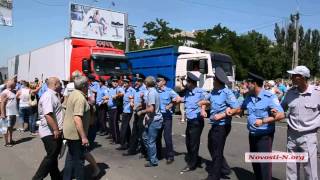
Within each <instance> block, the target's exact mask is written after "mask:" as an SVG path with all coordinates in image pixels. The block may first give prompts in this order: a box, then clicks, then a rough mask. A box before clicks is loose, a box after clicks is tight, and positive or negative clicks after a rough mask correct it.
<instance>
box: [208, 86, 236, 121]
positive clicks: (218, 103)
mask: <svg viewBox="0 0 320 180" xmlns="http://www.w3.org/2000/svg"><path fill="white" fill-rule="evenodd" d="M206 100H209V101H210V104H211V108H210V124H213V125H225V124H231V119H232V117H226V118H225V119H221V120H219V121H216V120H214V119H213V116H214V115H216V114H220V113H223V112H225V111H226V109H227V108H228V107H230V108H232V109H236V108H239V103H238V100H237V99H236V97H235V95H234V94H233V92H232V90H230V89H229V88H227V87H225V88H223V89H219V90H212V92H211V93H209V94H208V95H207V96H206Z"/></svg>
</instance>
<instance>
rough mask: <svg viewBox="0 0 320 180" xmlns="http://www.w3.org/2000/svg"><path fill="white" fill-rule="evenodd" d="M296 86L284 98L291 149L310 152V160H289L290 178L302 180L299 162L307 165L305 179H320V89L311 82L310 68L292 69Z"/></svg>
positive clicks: (304, 165) (293, 81) (299, 67)
mask: <svg viewBox="0 0 320 180" xmlns="http://www.w3.org/2000/svg"><path fill="white" fill-rule="evenodd" d="M288 73H289V74H291V80H292V83H293V85H294V87H293V88H291V89H290V90H288V92H287V95H286V96H285V98H284V100H283V101H282V104H281V105H282V107H283V108H284V109H285V110H288V113H287V117H288V132H287V136H288V144H287V148H288V152H290V153H295V152H305V153H308V156H309V159H308V162H307V163H301V164H300V163H287V179H300V178H301V177H299V172H300V165H301V166H303V167H304V179H318V172H317V144H318V141H317V130H318V128H319V125H320V88H319V87H316V86H313V85H309V84H308V79H309V78H310V70H309V69H308V68H307V67H305V66H297V67H296V68H294V69H293V70H291V71H288Z"/></svg>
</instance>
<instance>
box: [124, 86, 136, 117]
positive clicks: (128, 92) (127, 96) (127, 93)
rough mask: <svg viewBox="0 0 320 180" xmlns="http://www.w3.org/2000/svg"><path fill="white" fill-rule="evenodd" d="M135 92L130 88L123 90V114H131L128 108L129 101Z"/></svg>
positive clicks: (129, 107) (130, 109)
mask: <svg viewBox="0 0 320 180" xmlns="http://www.w3.org/2000/svg"><path fill="white" fill-rule="evenodd" d="M135 92H136V91H135V90H134V89H133V88H132V87H129V88H127V89H125V90H124V96H123V112H124V113H132V108H131V106H130V99H132V98H134V94H135Z"/></svg>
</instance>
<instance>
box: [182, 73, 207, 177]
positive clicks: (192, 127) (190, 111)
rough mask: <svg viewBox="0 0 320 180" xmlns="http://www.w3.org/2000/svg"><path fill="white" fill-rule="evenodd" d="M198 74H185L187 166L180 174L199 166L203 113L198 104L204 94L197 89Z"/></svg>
mask: <svg viewBox="0 0 320 180" xmlns="http://www.w3.org/2000/svg"><path fill="white" fill-rule="evenodd" d="M199 76H200V74H196V73H195V72H188V73H187V80H186V81H187V82H186V92H185V96H184V98H183V101H184V103H185V112H186V118H187V128H186V146H187V156H186V158H185V159H186V161H187V166H186V167H185V168H184V169H183V170H182V172H188V171H192V170H195V169H196V168H197V166H201V158H200V157H199V147H200V138H201V133H202V130H203V126H204V122H203V116H205V114H204V113H203V112H204V111H205V110H201V107H200V106H199V105H198V103H199V102H200V101H201V100H204V99H205V96H206V92H205V91H204V90H203V89H201V88H198V87H197V81H199V80H200V79H199Z"/></svg>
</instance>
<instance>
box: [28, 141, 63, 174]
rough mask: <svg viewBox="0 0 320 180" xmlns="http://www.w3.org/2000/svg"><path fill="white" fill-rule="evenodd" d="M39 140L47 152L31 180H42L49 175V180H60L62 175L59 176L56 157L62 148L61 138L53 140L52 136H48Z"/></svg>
mask: <svg viewBox="0 0 320 180" xmlns="http://www.w3.org/2000/svg"><path fill="white" fill-rule="evenodd" d="M41 140H42V142H43V144H44V148H45V150H46V152H47V155H46V156H45V157H44V158H43V160H42V162H41V164H40V166H39V168H38V170H37V172H36V174H35V175H34V177H33V178H32V179H33V180H36V179H41V180H42V179H44V178H45V177H46V176H47V175H48V174H49V173H50V176H51V179H53V180H58V179H62V175H61V174H60V171H59V168H58V155H59V153H60V149H61V146H62V138H58V139H54V137H53V135H50V136H45V137H43V138H41Z"/></svg>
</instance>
